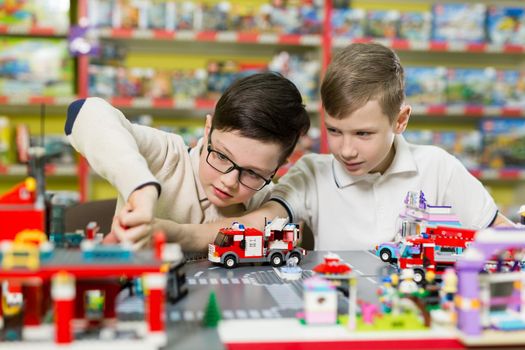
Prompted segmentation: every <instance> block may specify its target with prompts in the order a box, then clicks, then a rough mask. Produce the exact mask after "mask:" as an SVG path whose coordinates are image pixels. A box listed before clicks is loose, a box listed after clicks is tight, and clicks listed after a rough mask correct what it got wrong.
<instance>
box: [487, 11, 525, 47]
mask: <svg viewBox="0 0 525 350" xmlns="http://www.w3.org/2000/svg"><path fill="white" fill-rule="evenodd" d="M487 36H488V38H489V39H490V41H491V42H493V43H495V44H516V45H523V43H524V42H525V8H524V7H506V6H489V8H488V10H487Z"/></svg>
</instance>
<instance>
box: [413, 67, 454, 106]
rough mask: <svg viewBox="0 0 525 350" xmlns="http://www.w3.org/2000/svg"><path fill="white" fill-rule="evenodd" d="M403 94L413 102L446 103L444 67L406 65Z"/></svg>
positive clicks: (445, 70)
mask: <svg viewBox="0 0 525 350" xmlns="http://www.w3.org/2000/svg"><path fill="white" fill-rule="evenodd" d="M405 79H406V80H405V94H406V97H407V101H408V102H409V103H413V104H444V103H446V96H445V91H446V86H447V81H446V80H447V69H446V68H444V67H406V68H405Z"/></svg>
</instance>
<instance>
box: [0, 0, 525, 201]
mask: <svg viewBox="0 0 525 350" xmlns="http://www.w3.org/2000/svg"><path fill="white" fill-rule="evenodd" d="M405 2H407V1H405ZM480 2H483V3H486V4H495V3H496V2H495V1H488V0H487V1H480ZM356 3H357V2H356ZM376 3H379V4H381V3H382V4H383V5H384V4H385V3H388V4H387V5H388V6H391V7H395V6H397V4H393V3H391V2H386V1H374V4H375V5H377V4H376ZM425 3H427V4H432V3H434V1H432V0H426V1H425ZM510 4H511V5H513V4H515V5H517V6H519V5H520V2H519V1H516V2H511V3H510ZM87 5H88V4H87V0H77V1H76V6H72V8H74V9H75V10H76V11H77V13H76V15H75V16H73V17H75V18H76V19H77V20H76V22H78V23H83V22H84V21H85V19H86V18H87V15H88V14H87ZM507 5H508V4H507ZM356 6H357V5H356ZM332 12H333V9H332V0H325V8H324V16H325V17H324V21H323V30H322V32H321V33H320V34H318V35H316V34H312V35H295V34H293V35H288V34H284V35H281V34H274V33H252V32H250V33H244V32H234V31H188V30H184V31H167V30H144V29H122V28H98V29H93V30H91V32H90V35H91V36H93V37H96V38H97V39H99V40H100V43H101V44H102V45H104V43H106V42H122V43H125V44H126V45H129V47H130V52H131V51H133V50H135V49H137V48H138V50H143V51H145V52H146V51H149V50H152V52H154V51H155V50H156V49H155V48H157V49H158V50H161V49H162V50H167V45H166V44H167V43H169V46H170V47H173V48H178V49H173V48H172V50H179V49H180V51H184V50H190V51H191V50H193V49H195V48H199V47H200V50H203V48H202V47H204V48H205V50H206V51H214V50H217V51H219V52H227V53H228V52H236V54H242V52H243V50H244V51H245V54H246V52H248V53H250V54H252V51H254V52H257V53H258V54H261V53H268V52H271V51H272V50H276V49H277V48H286V49H288V50H291V51H293V50H298V51H299V52H305V51H312V50H314V51H317V52H318V53H319V60H320V62H321V67H322V71H324V69H325V68H326V65H327V64H328V62H329V60H330V57H331V55H332V53H333V51H335V50H337V49H339V48H341V47H344V46H346V45H348V44H350V43H352V42H369V41H371V40H372V39H370V38H354V39H348V38H341V37H337V36H334V37H332V28H331V16H332ZM67 34H68V33H63V32H56V31H53V29H52V28H30V29H21V28H15V27H7V26H1V25H0V35H27V36H44V37H46V36H52V37H65V36H66V35H67ZM373 40H374V41H376V42H380V43H382V44H384V45H386V46H388V47H391V48H393V49H394V50H396V51H397V52H398V53H399V55H400V57H401V59H402V61H403V64H404V65H405V66H407V65H408V64H410V63H411V62H416V65H417V64H420V65H422V64H423V63H422V62H426V61H428V62H430V63H428V65H435V64H437V63H435V62H444V63H445V65H447V64H448V63H449V62H450V63H451V65H454V63H456V62H459V63H460V65H462V66H468V62H467V63H466V61H468V59H467V58H466V57H471V56H472V55H474V56H475V57H476V59H477V60H478V59H479V61H480V62H481V63H477V64H478V65H479V64H483V62H491V61H494V62H495V63H498V62H503V63H502V64H504V65H506V66H512V67H515V68H517V67H519V66H521V65H522V64H523V63H524V62H525V43H524V45H515V44H504V45H498V44H492V43H488V42H486V43H457V42H442V41H433V40H429V41H415V40H404V39H381V38H378V39H373ZM197 51H198V50H197ZM89 60H90V59H89V57H88V56H79V57H78V58H77V63H76V65H77V70H76V83H77V86H76V95H75V96H62V97H42V96H16V97H15V96H0V106H2V107H4V108H6V109H7V110H9V111H10V110H16V111H24V110H25V111H29V110H31V108H33V109H34V108H35V106H38V105H40V104H41V103H45V104H46V105H47V106H50V107H51V109H54V110H56V111H60V113H64V115H65V108H66V107H67V105H68V104H69V103H70V102H71V101H72V100H74V99H75V98H77V97H87V96H88V95H89V92H88V85H89V84H88V81H89V76H88V74H89V73H88V71H89ZM440 64H443V63H440ZM108 100H109V102H110V103H112V104H113V105H115V106H116V107H118V108H121V109H123V110H124V111H125V113H126V114H128V113H129V114H138V113H150V114H153V115H155V117H157V116H158V117H164V118H180V117H181V116H187V115H188V114H191V113H193V114H198V115H199V116H201V115H203V114H204V113H206V112H209V111H211V110H212V109H213V107H214V105H215V103H216V100H214V99H208V98H193V99H191V98H190V99H179V98H149V97H118V96H114V97H111V98H108ZM412 107H413V115H414V120H415V121H416V124H417V122H420V121H422V122H424V123H431V124H433V125H436V124H440V123H448V122H449V121H454V122H456V121H459V120H461V121H462V122H463V124H469V123H470V127H471V128H475V127H476V126H475V124H476V123H477V122H478V121H479V120H482V119H483V118H486V117H491V118H525V108H524V107H505V106H479V105H468V104H465V105H457V104H456V105H447V104H435V105H413V106H412ZM307 109H308V110H309V111H310V112H311V114H312V115H314V116H317V117H316V120H317V121H318V123H320V124H322V119H323V116H322V109H321V106H320V104H319V102H317V101H310V102H308V103H307ZM15 114H16V113H15ZM35 118H36V115H35ZM321 130H322V131H324V130H323V129H322V128H321ZM321 137H322V151H327V147H326V142H324V141H325V139H326V137H325V135H324V134H322V136H321ZM471 171H472V173H473V174H474V175H475V176H476V177H478V178H480V179H481V180H482V181H488V182H491V183H496V184H497V186H499V185H500V184H508V183H516V181H518V182H521V181H524V180H525V170H521V169H499V170H492V169H472V170H471ZM58 173H64V174H68V173H70V174H71V175H76V176H78V177H79V189H80V192H81V198H83V199H88V198H91V197H92V196H91V194H90V192H91V189H90V186H91V183H92V179H91V176H90V172H89V167H88V165H87V163H86V162H85V161H84V160H81V161H80V165H79V166H78V169H77V171H76V172H73V173H71V172H70V171H69V170H68V171H63V172H62V171H61V172H57V173H53V172H50V174H51V175H52V176H55V174H56V175H57V176H58ZM0 174H17V171H15V170H3V171H2V170H1V169H0ZM0 176H4V175H0ZM13 176H16V175H13Z"/></svg>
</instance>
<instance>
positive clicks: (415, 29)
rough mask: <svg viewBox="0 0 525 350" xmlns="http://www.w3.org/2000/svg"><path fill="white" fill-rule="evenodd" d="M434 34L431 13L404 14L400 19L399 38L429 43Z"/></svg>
mask: <svg viewBox="0 0 525 350" xmlns="http://www.w3.org/2000/svg"><path fill="white" fill-rule="evenodd" d="M431 33H432V15H431V13H430V12H402V13H401V17H400V19H399V38H401V39H407V40H415V41H428V40H430V36H431Z"/></svg>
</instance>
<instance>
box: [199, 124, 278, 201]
mask: <svg viewBox="0 0 525 350" xmlns="http://www.w3.org/2000/svg"><path fill="white" fill-rule="evenodd" d="M206 163H208V164H209V165H210V166H211V167H212V168H213V169H215V170H217V171H218V172H220V173H222V174H227V173H229V172H232V171H234V170H239V176H238V177H237V179H238V180H239V182H240V183H241V184H242V185H244V186H246V187H248V188H249V189H252V190H254V191H260V190H261V189H262V188H263V187H264V186H266V185H268V184H269V183H270V182H272V178H273V175H272V176H271V177H270V178H269V179H265V178H264V177H263V176H261V175H259V174H257V173H256V172H255V171H253V170H250V169H246V168H243V167H240V166H238V165H237V164H235V162H234V161H232V160H231V159H230V158H228V157H227V156H226V155H224V154H222V153H221V152H219V151H216V150H214V149H213V148H212V145H211V130H210V133H209V135H208V155H207V156H206ZM276 171H277V169H276ZM274 175H275V172H274Z"/></svg>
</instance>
